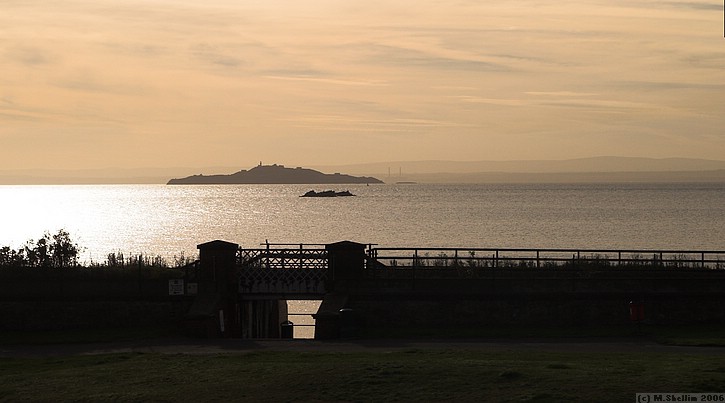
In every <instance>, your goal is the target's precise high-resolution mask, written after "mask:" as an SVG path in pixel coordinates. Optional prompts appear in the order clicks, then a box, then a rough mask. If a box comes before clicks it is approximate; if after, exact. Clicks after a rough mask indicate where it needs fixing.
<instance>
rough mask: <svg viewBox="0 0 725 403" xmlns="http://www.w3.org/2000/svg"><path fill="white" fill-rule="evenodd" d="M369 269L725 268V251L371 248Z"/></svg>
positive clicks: (369, 250)
mask: <svg viewBox="0 0 725 403" xmlns="http://www.w3.org/2000/svg"><path fill="white" fill-rule="evenodd" d="M367 253H368V269H385V268H398V267H399V268H405V267H412V268H425V267H430V268H461V267H467V268H487V267H488V268H516V267H521V268H561V267H587V266H592V267H609V266H612V267H623V268H624V267H653V268H655V267H656V268H677V269H725V251H691V250H690V251H687V250H607V249H513V248H369V249H368V251H367Z"/></svg>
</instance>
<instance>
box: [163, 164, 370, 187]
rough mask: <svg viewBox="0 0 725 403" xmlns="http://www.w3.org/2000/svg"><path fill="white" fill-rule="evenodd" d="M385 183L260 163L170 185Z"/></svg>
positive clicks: (176, 180)
mask: <svg viewBox="0 0 725 403" xmlns="http://www.w3.org/2000/svg"><path fill="white" fill-rule="evenodd" d="M354 183H383V181H381V180H379V179H377V178H373V177H368V176H363V177H357V176H351V175H345V174H340V173H335V174H325V173H322V172H319V171H315V170H314V169H308V168H300V167H298V168H285V167H284V165H277V164H274V165H261V164H260V165H258V166H256V167H254V168H252V169H250V170H248V171H247V170H241V171H239V172H236V173H233V174H230V175H208V176H206V175H194V176H188V177H186V178H181V179H171V180H170V181H169V182H168V184H169V185H212V184H214V185H224V184H354Z"/></svg>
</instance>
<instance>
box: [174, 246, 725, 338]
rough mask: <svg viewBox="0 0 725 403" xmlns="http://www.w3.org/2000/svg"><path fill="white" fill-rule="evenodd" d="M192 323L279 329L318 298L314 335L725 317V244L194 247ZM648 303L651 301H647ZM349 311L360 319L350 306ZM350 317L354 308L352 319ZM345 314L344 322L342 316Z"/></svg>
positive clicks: (210, 332) (226, 332) (207, 330)
mask: <svg viewBox="0 0 725 403" xmlns="http://www.w3.org/2000/svg"><path fill="white" fill-rule="evenodd" d="M198 248H199V263H198V267H199V275H198V281H199V284H198V294H197V296H196V297H195V299H194V302H193V305H192V308H191V309H190V312H189V315H188V320H187V324H188V325H189V327H190V328H192V329H195V331H196V333H200V334H204V335H207V336H210V337H213V336H220V335H221V336H224V337H244V338H275V337H280V336H283V334H282V332H283V331H284V330H283V328H282V327H281V326H280V325H281V324H283V323H285V322H287V321H288V312H287V303H286V301H287V300H321V301H322V304H321V306H320V308H319V310H318V312H317V313H316V314H315V315H313V316H314V318H315V338H336V337H339V336H340V335H341V334H344V333H345V332H346V330H345V329H346V327H347V328H348V330H347V331H349V328H350V327H351V326H350V324H351V323H353V322H354V323H355V326H352V327H359V326H361V324H363V323H364V324H365V325H366V326H368V327H389V326H396V325H397V326H424V327H431V326H433V327H441V326H442V327H451V326H453V327H455V326H464V325H465V326H469V325H470V324H472V323H474V324H476V325H477V326H491V325H496V324H506V325H512V324H514V325H516V324H534V323H558V324H566V325H572V324H575V325H588V324H612V323H613V324H617V323H622V322H624V323H626V321H627V320H629V319H630V317H629V315H628V312H629V309H630V304H631V303H633V301H637V303H638V304H643V303H645V302H646V306H647V313H648V315H647V318H648V320H650V321H652V322H662V323H665V322H669V323H680V322H692V321H699V322H712V321H721V322H723V323H725V270H723V269H725V251H682V250H670V251H666V250H589V249H492V248H380V247H377V245H375V244H360V243H355V242H350V241H342V242H337V243H332V244H270V243H265V244H262V245H260V246H259V247H258V248H249V249H247V248H240V247H239V246H238V245H237V244H234V243H230V242H225V241H212V242H208V243H205V244H201V245H199V246H198ZM643 301H645V302H643ZM353 314H354V319H351V316H352V315H353ZM346 316H348V317H346ZM346 324H347V325H346Z"/></svg>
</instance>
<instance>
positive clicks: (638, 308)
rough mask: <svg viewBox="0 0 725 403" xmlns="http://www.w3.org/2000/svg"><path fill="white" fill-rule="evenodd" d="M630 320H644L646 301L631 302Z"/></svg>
mask: <svg viewBox="0 0 725 403" xmlns="http://www.w3.org/2000/svg"><path fill="white" fill-rule="evenodd" d="M629 320H631V321H632V322H641V321H643V320H644V302H637V301H630V302H629Z"/></svg>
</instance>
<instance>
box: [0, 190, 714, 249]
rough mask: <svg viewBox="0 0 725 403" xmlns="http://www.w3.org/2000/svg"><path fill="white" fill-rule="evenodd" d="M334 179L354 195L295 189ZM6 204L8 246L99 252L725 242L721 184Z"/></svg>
mask: <svg viewBox="0 0 725 403" xmlns="http://www.w3.org/2000/svg"><path fill="white" fill-rule="evenodd" d="M327 188H332V189H335V190H346V189H349V190H350V191H351V192H353V193H354V194H356V195H357V197H337V198H301V197H298V196H299V195H301V194H303V193H304V192H306V191H308V190H310V189H316V190H324V189H327ZM0 203H2V204H1V205H2V209H0V245H3V246H11V247H20V246H21V245H22V244H24V243H25V241H27V240H28V239H37V238H38V237H39V236H41V235H42V234H43V233H44V232H46V231H49V232H51V233H55V232H56V231H57V230H58V229H61V228H63V229H66V230H67V231H69V232H70V233H71V235H72V237H73V239H75V240H76V241H77V242H78V243H79V244H80V245H81V246H82V247H84V248H85V250H84V252H83V255H82V258H83V259H84V260H88V259H93V260H96V261H98V260H105V257H106V255H107V254H108V253H110V252H119V251H120V252H124V253H126V254H131V253H144V254H150V255H161V256H164V257H168V258H170V257H173V256H174V255H178V254H180V253H181V252H184V253H185V254H186V255H187V256H194V255H195V254H196V245H197V244H199V243H203V242H207V241H210V240H214V239H223V240H228V241H232V242H236V243H239V244H241V245H242V246H244V247H257V246H258V245H259V244H260V243H262V242H264V241H265V240H269V242H271V243H329V242H336V241H341V240H352V241H356V242H360V243H366V244H367V243H376V244H379V245H380V246H386V247H403V246H411V247H413V246H420V247H448V246H460V247H532V248H533V247H536V248H559V247H561V248H643V249H648V248H652V249H716V250H723V249H725V185H724V184H569V185H561V184H531V185H520V184H515V185H514V184H512V185H500V184H491V185H486V184H481V185H469V184H466V185H431V184H417V185H371V186H364V185H351V186H333V187H329V186H328V187H325V186H310V185H224V186H165V185H112V186H95V185H93V186H88V185H86V186H0Z"/></svg>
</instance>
